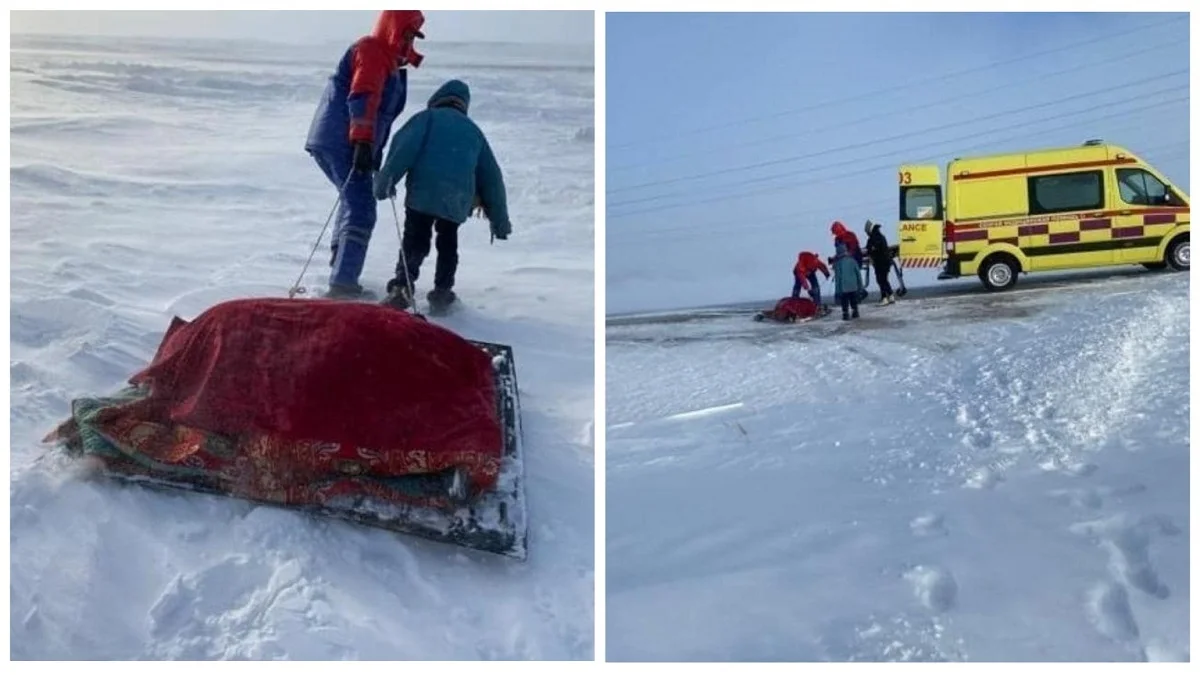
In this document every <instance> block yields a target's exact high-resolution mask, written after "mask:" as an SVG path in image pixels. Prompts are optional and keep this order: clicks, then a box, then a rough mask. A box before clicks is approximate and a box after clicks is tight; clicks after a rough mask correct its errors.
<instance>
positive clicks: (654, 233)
mask: <svg viewBox="0 0 1200 675" xmlns="http://www.w3.org/2000/svg"><path fill="white" fill-rule="evenodd" d="M1168 149H1169V150H1170V151H1169V152H1163V153H1162V154H1158V155H1157V159H1159V160H1161V159H1163V158H1167V157H1176V156H1184V157H1186V156H1188V153H1189V152H1190V150H1189V148H1180V147H1178V144H1171V145H1169V146H1159V147H1157V148H1153V149H1149V150H1139V152H1138V154H1139V155H1141V156H1147V155H1151V154H1155V153H1158V152H1159V151H1162V150H1168ZM917 163H921V162H917ZM896 204H897V199H896V197H895V196H892V197H888V198H886V199H876V200H873V201H869V202H861V201H860V202H855V203H853V204H846V205H841V206H829V207H820V208H811V209H803V210H800V211H795V210H790V211H788V212H787V214H776V215H769V216H766V217H765V218H764V217H754V218H753V220H754V221H755V224H754V225H751V226H749V227H743V228H740V229H738V230H722V231H715V232H707V231H706V232H703V234H704V236H706V237H709V238H714V239H716V238H723V237H729V236H733V235H739V236H743V235H747V234H753V233H756V232H757V231H759V230H763V229H766V227H767V226H774V225H777V224H780V223H785V224H786V223H795V222H796V221H797V220H799V219H800V218H799V216H806V215H810V214H827V213H830V212H835V213H836V212H840V211H853V210H855V209H864V207H875V206H878V207H880V210H881V209H885V208H894V207H895V206H896ZM866 210H870V211H875V210H877V209H874V208H872V209H866ZM718 225H720V223H707V224H705V225H700V226H696V225H692V226H685V227H672V228H659V229H655V230H643V231H640V232H637V233H636V234H642V235H645V236H643V237H636V238H631V239H628V240H624V241H617V240H615V239H613V238H611V237H610V238H609V240H608V242H607V246H608V248H610V249H612V248H615V247H620V246H636V245H640V244H644V243H645V242H646V240H648V239H649V240H653V239H657V238H659V237H663V236H670V235H674V234H677V233H681V232H688V233H693V234H694V233H696V232H697V230H700V229H702V228H704V227H706V226H718ZM614 244H616V245H617V246H614Z"/></svg>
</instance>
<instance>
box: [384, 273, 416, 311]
mask: <svg viewBox="0 0 1200 675" xmlns="http://www.w3.org/2000/svg"><path fill="white" fill-rule="evenodd" d="M387 291H388V295H387V298H385V299H384V301H383V304H385V305H387V306H388V307H393V308H395V309H408V308H409V307H412V305H413V290H412V288H410V287H409V286H408V284H405V283H404V282H403V281H400V280H399V279H392V280H391V281H389V282H388V285H387Z"/></svg>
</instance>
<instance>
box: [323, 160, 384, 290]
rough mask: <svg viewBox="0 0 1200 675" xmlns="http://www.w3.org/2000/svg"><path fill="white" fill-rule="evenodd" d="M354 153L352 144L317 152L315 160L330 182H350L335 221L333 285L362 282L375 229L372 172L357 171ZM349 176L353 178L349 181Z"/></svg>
mask: <svg viewBox="0 0 1200 675" xmlns="http://www.w3.org/2000/svg"><path fill="white" fill-rule="evenodd" d="M353 157H354V156H353V154H352V150H351V149H350V147H349V146H347V147H346V151H345V152H328V151H326V152H321V151H317V152H314V153H313V160H315V161H316V163H317V166H318V167H320V168H321V171H322V172H323V173H324V174H325V177H326V178H328V179H329V182H331V183H333V185H334V187H335V188H339V189H340V188H341V187H342V185H343V184H345V186H346V189H345V190H344V191H343V192H342V201H341V203H340V204H339V205H338V209H337V214H336V215H335V216H334V221H333V222H334V225H333V239H332V240H331V241H330V247H331V248H332V250H333V261H332V263H331V266H332V267H333V269H332V270H331V271H330V273H329V285H330V286H334V285H338V286H347V287H351V288H353V287H356V286H358V285H359V276H361V275H362V271H363V265H364V263H365V262H366V259H367V245H368V244H370V242H371V233H372V232H373V231H374V230H375V204H376V202H375V196H374V195H373V194H372V193H371V187H372V176H371V174H369V173H353ZM351 174H353V175H351ZM347 176H349V178H350V180H349V182H347V181H346V177H347Z"/></svg>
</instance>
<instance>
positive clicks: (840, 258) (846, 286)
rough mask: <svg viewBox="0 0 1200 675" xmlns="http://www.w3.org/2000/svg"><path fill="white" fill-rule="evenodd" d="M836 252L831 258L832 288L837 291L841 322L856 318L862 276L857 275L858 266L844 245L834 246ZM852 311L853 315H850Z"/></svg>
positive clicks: (861, 288)
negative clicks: (840, 306) (840, 308)
mask: <svg viewBox="0 0 1200 675" xmlns="http://www.w3.org/2000/svg"><path fill="white" fill-rule="evenodd" d="M834 248H835V250H836V251H837V252H836V253H835V255H834V256H833V276H834V281H833V285H834V288H836V289H837V293H838V299H839V300H840V302H841V305H842V320H843V321H848V320H849V319H850V318H852V317H853V318H855V319H857V318H858V294H859V292H860V291H862V290H863V287H862V275H861V274H859V273H858V269H859V264H858V262H857V261H856V260H855V259H854V256H853V255H851V254H850V253H849V252H848V251H847V250H846V245H845V244H843V243H842V242H840V241H839V242H838V243H837V244H836V245H835V246H834ZM851 310H853V312H854V313H853V314H851V313H850V312H851Z"/></svg>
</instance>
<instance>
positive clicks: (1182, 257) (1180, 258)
mask: <svg viewBox="0 0 1200 675" xmlns="http://www.w3.org/2000/svg"><path fill="white" fill-rule="evenodd" d="M1188 239H1189V237H1188V235H1186V234H1185V235H1181V236H1178V237H1175V239H1174V240H1173V241H1172V242H1171V245H1170V246H1167V260H1166V263H1167V264H1168V265H1170V266H1171V269H1173V270H1175V271H1176V272H1186V271H1188V270H1189V269H1191V267H1192V249H1191V245H1190V243H1189V241H1188Z"/></svg>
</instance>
